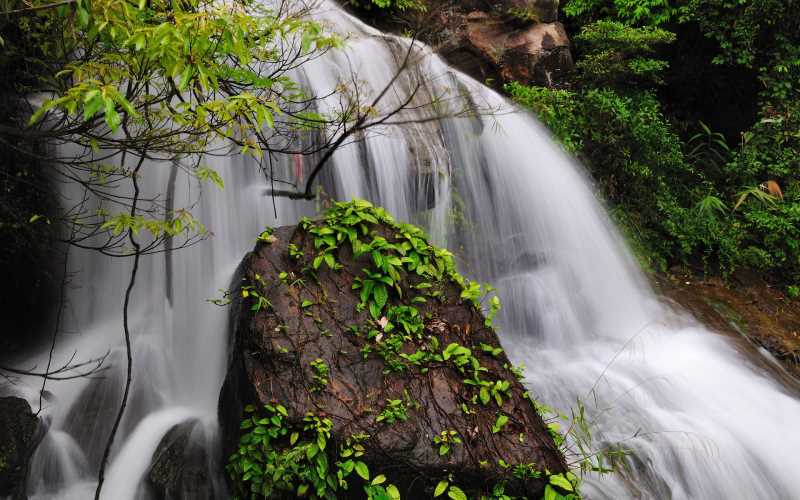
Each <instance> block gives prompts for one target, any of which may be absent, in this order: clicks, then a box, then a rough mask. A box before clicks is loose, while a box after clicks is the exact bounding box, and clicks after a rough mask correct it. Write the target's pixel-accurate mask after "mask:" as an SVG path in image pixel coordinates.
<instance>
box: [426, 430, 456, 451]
mask: <svg viewBox="0 0 800 500" xmlns="http://www.w3.org/2000/svg"><path fill="white" fill-rule="evenodd" d="M457 444H461V438H460V437H458V432H457V431H454V430H452V429H449V430H444V431H442V432H441V433H439V435H438V436H433V445H434V446H435V447H437V448H438V449H439V456H442V457H443V456H445V455H447V454H449V453H450V452H451V451H452V449H453V446H454V445H457Z"/></svg>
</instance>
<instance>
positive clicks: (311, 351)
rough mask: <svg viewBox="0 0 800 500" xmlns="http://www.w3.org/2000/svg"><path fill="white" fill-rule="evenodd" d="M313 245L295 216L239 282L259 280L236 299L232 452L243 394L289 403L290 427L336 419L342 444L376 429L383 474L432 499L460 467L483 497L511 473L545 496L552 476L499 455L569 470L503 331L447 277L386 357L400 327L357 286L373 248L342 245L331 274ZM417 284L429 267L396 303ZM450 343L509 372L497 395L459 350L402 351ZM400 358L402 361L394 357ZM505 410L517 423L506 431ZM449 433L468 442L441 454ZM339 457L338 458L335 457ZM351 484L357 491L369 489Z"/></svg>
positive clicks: (527, 490)
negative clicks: (371, 306)
mask: <svg viewBox="0 0 800 500" xmlns="http://www.w3.org/2000/svg"><path fill="white" fill-rule="evenodd" d="M371 231H373V232H374V235H377V236H380V235H383V236H384V237H386V238H387V239H388V240H389V241H394V240H395V238H396V237H397V235H396V234H395V233H394V230H393V229H390V228H387V227H385V226H372V227H371ZM370 238H371V236H365V237H364V239H365V240H366V241H369V240H370ZM290 245H293V246H292V249H293V251H292V253H294V254H295V255H297V251H301V252H303V256H302V257H299V258H295V259H293V258H292V257H290V252H289V247H290ZM295 248H296V249H298V250H295ZM315 254H316V250H315V247H314V243H313V238H312V237H311V236H310V235H309V233H308V232H307V230H305V229H302V228H300V227H297V228H295V227H284V228H280V229H277V230H276V231H275V233H274V238H273V241H272V242H271V243H264V242H262V243H259V244H258V245H257V246H256V248H255V250H254V251H253V252H251V253H250V254H248V255H247V257H246V258H245V259H244V261H243V263H242V266H241V268H240V271H241V276H242V278H243V280H244V281H242V283H244V284H245V286H254V288H252V289H250V291H249V292H248V295H249V297H248V298H246V299H241V298H240V299H239V301H238V302H235V303H234V320H233V328H234V332H233V339H232V353H231V358H230V363H229V371H228V374H227V377H226V380H225V383H224V385H223V388H222V393H221V395H220V408H219V410H220V422H221V425H222V433H223V441H224V449H225V454H226V456H229V455H230V454H231V453H233V452H235V451H236V450H237V448H238V445H237V443H238V440H239V438H240V435H241V432H242V431H241V430H240V423H241V421H242V419H243V417H244V415H245V413H244V412H243V409H244V408H245V406H246V405H251V404H252V405H254V406H256V407H257V408H261V407H262V406H263V405H264V404H267V403H273V404H274V403H280V404H282V405H283V406H285V407H286V409H287V413H288V416H287V422H289V425H294V426H300V428H302V425H303V424H302V422H303V418H304V417H305V416H306V415H307V413H309V412H311V413H314V414H315V415H318V416H324V417H326V418H330V420H331V422H332V426H333V427H332V430H331V440H332V441H333V442H335V443H339V444H341V443H344V442H345V441H346V440H347V439H348V438H349V437H352V436H353V435H355V434H357V433H359V434H364V435H366V436H368V437H367V438H366V440H365V441H364V443H363V445H364V447H365V455H364V457H363V458H362V459H363V460H364V462H365V463H367V465H368V466H369V470H371V471H375V472H374V474H378V473H382V474H385V475H386V477H387V478H388V479H387V481H389V482H391V483H393V484H395V485H397V486H398V488H400V489H401V493H403V497H404V498H421V497H422V496H430V494H431V492H432V490H433V486H435V485H436V484H437V482H438V481H439V480H441V479H444V478H446V477H447V476H448V475H449V474H452V476H453V477H454V478H455V481H457V483H458V485H459V486H460V487H462V488H463V489H465V490H468V491H471V492H473V494H475V493H477V492H479V491H486V488H489V489H490V488H491V486H492V485H493V484H496V483H498V482H500V481H503V480H507V481H508V484H507V489H506V493H510V494H519V495H527V496H529V497H530V498H539V497H540V496H541V494H542V491H543V488H544V486H545V481H546V479H544V476H543V475H542V477H534V476H538V473H537V474H531V475H522V476H520V477H513V476H512V473H511V470H512V468H505V467H503V466H502V465H501V464H512V465H517V464H535V465H532V466H531V467H534V468H535V469H536V470H539V471H543V470H544V469H548V470H549V471H552V472H553V473H558V472H562V471H565V463H564V460H563V457H562V456H561V454H560V452H559V451H558V449H557V447H556V446H555V444H554V443H553V441H552V438H551V436H550V435H549V433H548V432H547V430H546V428H545V425H544V423H543V422H542V419H541V417H540V416H539V415H538V414H537V412H536V411H535V410H534V408H533V405H532V403H531V401H530V400H529V399H528V395H527V392H526V390H525V388H524V386H523V385H522V384H521V383H520V382H519V381H518V380H517V378H516V376H515V375H514V373H513V372H512V371H511V370H510V363H509V361H508V359H507V358H506V355H505V353H503V352H502V350H501V349H500V348H499V347H498V346H499V341H498V338H497V335H496V334H495V332H494V331H493V330H492V329H491V328H488V327H486V326H485V324H484V317H483V316H482V314H481V313H480V312H479V311H478V310H477V309H476V308H475V307H474V306H472V305H471V303H468V302H466V301H464V300H462V299H461V298H460V294H461V288H460V286H459V285H458V284H456V283H455V282H453V281H451V280H449V279H444V280H442V281H441V283H437V284H435V285H434V286H435V287H441V288H440V290H441V294H440V295H438V298H435V299H434V298H429V299H428V300H427V301H426V302H425V303H415V305H416V307H417V308H418V311H419V315H420V316H419V317H420V318H421V320H420V321H421V322H422V324H420V325H419V329H418V331H419V337H413V336H412V337H411V338H407V339H406V341H405V342H404V343H403V345H402V346H398V349H399V350H398V351H397V352H396V354H397V356H395V357H394V358H393V357H392V355H391V354H389V355H384V354H380V352H388V351H382V349H389V348H388V347H386V346H387V345H389V344H387V343H391V342H393V341H394V340H396V338H395V337H393V336H392V334H391V333H390V332H391V331H393V330H389V331H385V332H384V331H379V330H381V329H383V328H386V324H387V322H388V318H387V317H386V316H383V317H381V318H380V319H376V320H373V319H371V315H370V313H369V312H368V311H367V310H362V308H360V307H359V306H358V304H359V302H360V297H359V291H358V290H354V289H353V284H354V281H355V280H356V278H357V277H359V276H362V272H363V271H362V269H364V268H365V267H368V266H369V265H370V263H371V262H372V261H371V259H370V257H369V254H367V255H366V256H365V255H361V256H360V257H358V258H356V257H354V255H353V252H352V248H351V247H350V246H348V245H346V244H342V245H341V247H340V248H338V250H337V251H336V262H337V263H338V264H340V265H341V266H342V268H341V269H339V270H336V271H333V270H331V269H329V268H328V267H327V266H325V265H322V266H320V267H319V269H317V270H316V271H314V272H313V274H312V273H311V272H310V271H309V270H310V269H311V267H308V266H309V265H310V263H311V262H312V261H313V258H314V255H315ZM281 273H286V274H281ZM419 282H420V278H419V276H416V275H414V274H413V273H410V274H404V275H403V276H402V279H401V281H400V282H398V283H399V284H400V285H399V286H400V288H401V289H402V292H403V293H402V294H395V293H394V292H392V295H390V297H389V299H388V302H387V304H389V306H388V309H387V311H389V310H391V308H392V307H396V306H399V305H400V304H401V303H404V304H406V303H407V301H408V300H410V298H411V297H414V295H415V293H416V292H415V291H414V290H415V289H414V288H413V286H415V285H417V284H419ZM253 284H254V285H253ZM253 290H254V291H256V292H257V294H258V296H259V297H262V298H263V299H264V301H263V302H261V299H258V301H259V302H261V303H262V304H263V305H264V307H263V308H260V307H254V302H253V298H252V297H253V295H252V291H253ZM401 297H405V299H401ZM257 303H258V302H256V304H257ZM266 304H269V305H268V306H267V305H266ZM387 314H390V313H387ZM370 329H372V332H371V333H369V332H368V330H370ZM376 333H377V336H375V334H376ZM451 344H457V345H459V346H463V347H467V348H469V349H470V352H471V355H472V356H474V358H475V359H476V361H477V362H479V364H480V367H481V369H482V370H483V369H485V371H481V372H480V373H481V375H480V378H481V379H483V380H486V381H498V382H500V381H507V382H508V389H507V391H505V392H503V393H502V396H501V397H500V398H499V399H498V400H497V401H495V399H494V397H492V398H491V400H488V398H487V400H485V401H483V402H481V401H479V399H482V398H483V395H482V394H481V393H480V391H479V389H478V387H477V386H474V385H470V384H469V383H465V379H468V378H470V377H471V373H472V372H470V370H469V369H467V370H465V371H463V372H462V371H460V369H459V368H458V367H457V366H456V365H455V364H454V362H453V361H452V360H451V361H442V359H439V361H430V362H429V363H427V364H426V363H422V364H420V365H412V364H411V363H407V364H403V362H402V361H401V360H400V359H401V356H399V355H400V354H405V355H413V354H415V353H420V352H422V351H425V350H428V352H430V353H432V354H436V353H442V352H443V351H444V350H445V348H446V346H449V345H451ZM436 346H438V348H437V347H436ZM482 346H483V347H482ZM489 346H491V347H489ZM492 349H494V350H495V351H494V352H491V350H492ZM391 359H393V360H394V362H396V363H399V364H403V366H402V367H398V366H397V365H392V364H391V363H392V362H391V361H390V360H391ZM315 366H316V368H315ZM320 366H324V370H322V372H325V373H323V374H322V375H321V371H320V369H319V367H320ZM487 396H488V393H487ZM390 401H394V402H395V403H394V404H399V405H401V406H403V408H404V409H405V412H406V415H405V419H398V420H397V421H395V422H393V423H391V424H389V423H387V422H386V419H382V418H379V416H380V415H381V414H384V412H385V411H386V410H387V408H389V404H390ZM400 401H402V403H398V402H400ZM500 415H504V416H505V417H507V418H508V421H507V423H505V424H504V425H501V427H500V428H499V429H498V428H496V426H495V424H496V423H497V421H498V417H499V416H500ZM493 427H495V428H494V429H493ZM449 431H454V433H455V435H456V436H458V438H459V440H460V443H458V444H453V445H452V446H450V449H449V450H447V452H446V453H442V452H441V449H440V446H439V445H438V444H437V443H436V442H435V441H434V438H435V437H439V436H441V433H442V432H449ZM331 448H334V449H335V447H330V448H329V453H335V452H334V451H330V449H331ZM336 458H337V457H336V456H331V457H330V459H329V461H330V463H334V461H335V459H336ZM349 491H351V492H353V491H354V492H355V493H354V494H356V495H357V494H358V492H359V491H360V488H354V487H351V488H350V490H349Z"/></svg>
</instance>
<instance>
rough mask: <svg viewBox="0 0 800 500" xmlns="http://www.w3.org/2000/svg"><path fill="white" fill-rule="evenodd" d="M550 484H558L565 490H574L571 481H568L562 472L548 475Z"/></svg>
mask: <svg viewBox="0 0 800 500" xmlns="http://www.w3.org/2000/svg"><path fill="white" fill-rule="evenodd" d="M550 484H552V485H554V486H558V487H559V488H561V489H564V490H566V491H574V488H573V486H572V483H570V482H569V481H568V480H567V478H565V477H564V475H563V474H552V475H551V476H550Z"/></svg>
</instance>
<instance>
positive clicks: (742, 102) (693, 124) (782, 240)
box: [506, 0, 800, 289]
mask: <svg viewBox="0 0 800 500" xmlns="http://www.w3.org/2000/svg"><path fill="white" fill-rule="evenodd" d="M562 17H564V19H565V23H566V24H567V27H568V29H570V30H571V31H572V33H571V36H572V38H573V41H574V43H575V55H576V74H575V75H574V78H573V82H572V84H571V85H569V86H568V87H567V88H561V89H553V88H541V87H530V86H525V85H521V84H518V83H512V84H510V85H508V86H507V87H506V91H507V92H508V93H509V94H510V95H511V96H512V98H514V99H515V100H516V101H517V102H519V103H520V104H522V105H524V106H526V107H528V108H530V109H532V110H533V111H534V112H535V113H536V114H537V115H538V116H539V117H540V118H541V119H542V120H543V122H544V123H545V124H546V125H547V126H548V127H549V128H550V129H551V131H552V132H553V134H554V135H555V136H556V138H557V139H558V140H560V141H561V143H562V144H563V146H564V148H565V149H566V150H567V151H569V152H571V153H573V154H575V155H577V156H578V157H579V158H580V159H581V160H582V161H583V162H584V163H585V164H586V165H587V166H588V168H589V169H590V171H591V173H592V175H593V176H594V178H595V179H596V181H597V187H598V190H599V192H600V195H601V197H603V198H604V199H605V200H607V202H608V203H609V205H610V207H611V210H612V213H613V215H614V216H615V218H616V219H617V221H618V222H619V223H620V225H621V226H622V229H623V231H624V232H625V233H626V235H627V236H628V237H629V239H630V240H631V241H632V243H633V246H634V248H635V249H636V250H637V253H638V254H639V256H640V257H641V260H642V261H643V263H644V264H645V265H647V266H649V267H651V268H653V269H655V270H659V271H665V270H666V269H667V268H668V267H670V266H672V265H675V264H679V265H687V266H689V267H691V268H694V269H695V270H697V271H703V272H710V273H719V274H722V275H723V276H726V277H727V276H730V275H731V274H732V273H734V272H735V271H737V270H740V269H749V270H755V271H757V272H760V273H762V274H763V275H765V276H766V277H767V278H768V280H769V281H771V282H773V283H776V284H779V285H782V286H785V287H787V288H788V289H793V287H794V286H796V284H797V283H798V281H800V4H798V3H797V2H792V1H787V0H774V1H773V0H764V1H757V0H755V1H754V0H739V1H728V0H679V1H672V2H671V1H667V0H649V1H646V2H639V1H635V2H634V1H632V0H613V1H609V0H570V1H568V2H565V3H564V4H563V5H562Z"/></svg>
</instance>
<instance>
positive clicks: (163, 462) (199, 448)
mask: <svg viewBox="0 0 800 500" xmlns="http://www.w3.org/2000/svg"><path fill="white" fill-rule="evenodd" d="M209 458H210V457H209V454H208V451H207V449H206V446H205V435H204V433H203V432H202V425H201V423H200V422H199V421H197V420H190V421H187V422H183V423H181V424H178V425H176V426H174V427H173V428H172V429H170V430H169V432H167V433H166V434H165V435H164V437H163V438H162V439H161V442H160V443H159V444H158V448H156V451H155V453H153V462H152V465H151V466H150V471H149V472H148V473H147V479H146V481H147V487H148V490H149V492H150V494H151V496H152V498H155V499H157V500H214V499H215V498H221V497H220V496H219V495H217V494H215V491H214V486H215V485H214V481H213V478H212V476H211V474H210V473H209V471H210V470H212V464H211V462H210V461H209Z"/></svg>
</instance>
